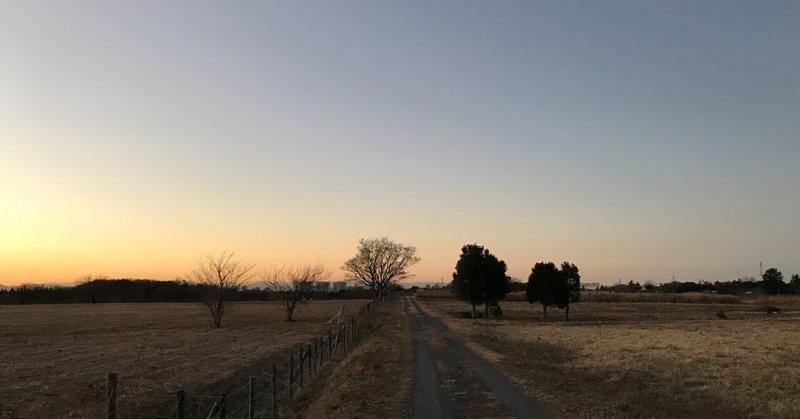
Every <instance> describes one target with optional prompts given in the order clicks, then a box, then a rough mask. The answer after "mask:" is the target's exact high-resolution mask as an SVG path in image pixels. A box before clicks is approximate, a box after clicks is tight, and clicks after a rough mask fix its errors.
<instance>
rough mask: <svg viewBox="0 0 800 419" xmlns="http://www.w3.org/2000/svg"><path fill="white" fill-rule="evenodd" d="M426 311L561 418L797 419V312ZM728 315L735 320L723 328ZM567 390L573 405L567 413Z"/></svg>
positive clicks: (729, 308) (522, 307) (602, 307)
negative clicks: (483, 314)
mask: <svg viewBox="0 0 800 419" xmlns="http://www.w3.org/2000/svg"><path fill="white" fill-rule="evenodd" d="M423 305H424V307H425V309H426V310H428V311H429V312H432V313H435V314H437V315H439V316H441V317H442V319H443V320H445V321H446V322H447V323H448V325H449V326H450V327H451V329H453V330H454V331H456V332H457V333H460V334H462V335H463V336H465V337H466V338H468V339H469V340H471V342H472V343H473V344H474V345H476V346H480V347H481V348H482V349H481V350H479V351H478V352H479V353H480V352H481V351H482V352H483V355H486V354H487V353H490V352H491V353H494V354H493V355H492V356H485V358H486V359H487V360H489V361H490V362H493V363H494V364H495V365H496V366H497V367H498V368H500V369H501V370H502V371H504V373H506V374H507V375H509V376H510V377H512V378H513V379H515V380H516V381H517V382H518V383H519V384H520V385H521V386H523V387H524V388H525V389H526V390H527V391H529V393H530V394H531V395H532V396H534V397H536V398H537V399H538V400H542V401H543V403H545V404H546V405H549V406H550V407H551V409H552V410H553V412H555V413H554V415H555V416H563V417H778V418H792V417H800V387H798V383H800V368H797V365H800V351H798V350H797V348H798V347H800V328H798V327H797V324H798V322H799V321H800V312H798V311H796V310H795V311H788V310H784V311H783V312H782V314H781V315H780V316H775V315H773V316H770V317H768V316H767V315H766V314H765V313H763V312H758V311H757V310H755V307H754V305H753V304H739V305H732V304H726V305H724V306H720V305H707V304H663V303H641V302H639V303H579V304H577V305H576V306H575V307H574V308H573V310H574V313H575V316H574V319H573V320H572V321H570V322H563V321H542V320H541V317H539V316H538V315H537V314H536V312H538V311H539V310H538V307H532V306H531V305H528V304H524V303H513V302H507V303H505V304H504V310H505V312H506V314H507V315H508V319H510V320H466V319H460V318H457V317H455V316H452V315H450V314H449V313H453V312H457V310H458V309H459V308H461V307H462V306H463V303H460V302H458V301H455V300H452V301H450V302H444V301H428V302H424V303H423ZM723 309H724V310H725V312H726V315H727V316H728V317H729V319H730V320H727V321H724V322H722V321H719V320H717V319H716V318H715V316H714V314H715V312H717V311H719V310H723ZM564 392H568V393H570V396H569V399H570V400H572V401H575V406H574V407H570V406H562V404H560V403H559V401H560V400H563V397H565V396H564Z"/></svg>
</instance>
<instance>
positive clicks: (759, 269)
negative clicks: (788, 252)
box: [758, 262, 764, 278]
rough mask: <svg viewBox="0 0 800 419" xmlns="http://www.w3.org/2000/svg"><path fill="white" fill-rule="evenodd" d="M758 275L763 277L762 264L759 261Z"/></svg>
mask: <svg viewBox="0 0 800 419" xmlns="http://www.w3.org/2000/svg"><path fill="white" fill-rule="evenodd" d="M758 277H759V278H763V277H764V265H763V264H762V263H761V262H758Z"/></svg>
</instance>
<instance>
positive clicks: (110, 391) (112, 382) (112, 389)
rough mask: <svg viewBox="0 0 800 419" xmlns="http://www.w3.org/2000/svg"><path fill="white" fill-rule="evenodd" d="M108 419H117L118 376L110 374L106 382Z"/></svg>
mask: <svg viewBox="0 0 800 419" xmlns="http://www.w3.org/2000/svg"><path fill="white" fill-rule="evenodd" d="M106 393H107V396H108V397H107V400H106V403H107V404H106V419H115V418H116V417H117V374H116V373H113V372H111V373H108V379H107V380H106Z"/></svg>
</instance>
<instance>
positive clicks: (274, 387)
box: [272, 364, 278, 419]
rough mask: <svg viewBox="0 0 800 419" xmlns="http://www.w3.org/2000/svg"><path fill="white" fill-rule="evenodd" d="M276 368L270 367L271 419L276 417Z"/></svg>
mask: <svg viewBox="0 0 800 419" xmlns="http://www.w3.org/2000/svg"><path fill="white" fill-rule="evenodd" d="M277 383H278V368H277V367H276V366H275V364H273V365H272V419H275V418H276V417H277V416H278V386H277Z"/></svg>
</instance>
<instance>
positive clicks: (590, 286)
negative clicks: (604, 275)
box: [581, 282, 600, 290]
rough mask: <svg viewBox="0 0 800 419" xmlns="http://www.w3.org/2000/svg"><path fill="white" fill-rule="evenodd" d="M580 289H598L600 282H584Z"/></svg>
mask: <svg viewBox="0 0 800 419" xmlns="http://www.w3.org/2000/svg"><path fill="white" fill-rule="evenodd" d="M581 289H582V290H599V289H600V283H599V282H586V283H583V284H581Z"/></svg>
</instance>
